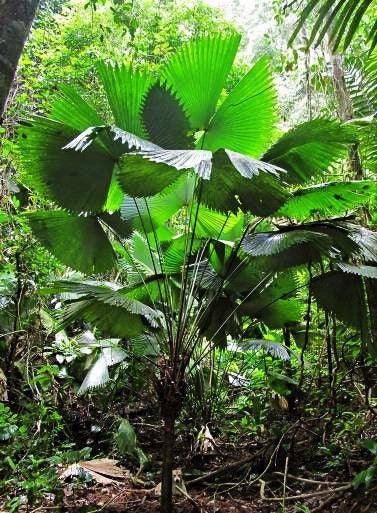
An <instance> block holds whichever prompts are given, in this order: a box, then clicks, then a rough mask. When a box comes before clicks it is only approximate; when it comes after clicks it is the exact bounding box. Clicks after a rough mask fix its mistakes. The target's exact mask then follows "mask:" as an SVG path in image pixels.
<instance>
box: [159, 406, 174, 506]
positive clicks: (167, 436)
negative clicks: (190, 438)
mask: <svg viewBox="0 0 377 513" xmlns="http://www.w3.org/2000/svg"><path fill="white" fill-rule="evenodd" d="M175 420H176V416H175V413H174V412H171V414H170V415H167V416H166V417H165V418H164V437H163V448H162V472H161V512H162V513H172V511H173V478H172V476H173V469H174V444H175Z"/></svg>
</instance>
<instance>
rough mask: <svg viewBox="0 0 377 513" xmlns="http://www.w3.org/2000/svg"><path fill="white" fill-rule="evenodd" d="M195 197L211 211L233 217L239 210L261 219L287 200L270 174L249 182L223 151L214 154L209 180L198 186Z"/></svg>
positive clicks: (265, 173) (258, 175)
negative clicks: (230, 214) (198, 197)
mask: <svg viewBox="0 0 377 513" xmlns="http://www.w3.org/2000/svg"><path fill="white" fill-rule="evenodd" d="M198 195H199V196H200V199H201V201H202V202H203V203H204V204H205V205H206V206H207V207H208V208H211V209H213V210H218V211H220V212H229V211H231V212H233V213H234V214H236V213H237V211H238V209H241V210H242V211H243V212H251V213H253V214H255V215H260V216H268V215H270V214H273V213H274V212H276V211H277V210H278V209H279V208H280V207H281V206H282V204H283V203H285V201H286V200H287V198H288V197H289V193H288V191H287V190H286V188H283V187H282V185H281V183H280V180H279V179H278V178H277V177H276V176H274V174H271V173H270V172H266V171H260V172H259V173H258V174H257V173H255V174H254V176H252V177H251V178H245V177H244V176H241V174H240V173H239V171H238V170H236V169H235V168H234V166H233V165H232V163H231V162H230V160H229V157H228V156H227V155H226V153H225V152H224V151H222V150H220V151H218V152H216V153H215V154H214V156H213V169H212V172H211V178H210V180H203V182H202V183H201V184H200V185H199V192H198Z"/></svg>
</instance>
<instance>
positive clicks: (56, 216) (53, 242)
mask: <svg viewBox="0 0 377 513" xmlns="http://www.w3.org/2000/svg"><path fill="white" fill-rule="evenodd" d="M25 217H26V219H27V221H28V223H29V225H30V227H31V228H32V230H33V233H34V235H35V236H36V237H37V238H38V240H39V241H40V242H41V243H42V244H43V246H44V247H45V248H46V249H47V250H48V251H49V252H50V253H52V254H53V255H54V256H55V257H56V258H57V259H58V260H59V261H60V262H62V263H63V264H64V265H67V266H68V267H71V268H72V269H75V270H77V271H80V272H82V273H86V274H93V273H94V274H101V273H104V272H106V271H109V270H111V269H113V268H114V266H115V264H116V259H115V253H114V251H113V248H112V246H111V244H110V242H109V239H108V237H107V236H106V234H105V232H104V230H103V228H102V226H101V224H100V222H99V220H98V218H97V217H93V216H87V217H84V216H76V215H72V214H68V213H67V212H64V211H63V210H50V211H38V212H30V213H27V214H25Z"/></svg>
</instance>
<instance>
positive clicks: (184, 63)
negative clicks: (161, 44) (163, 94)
mask: <svg viewBox="0 0 377 513" xmlns="http://www.w3.org/2000/svg"><path fill="white" fill-rule="evenodd" d="M240 39H241V37H240V36H239V35H238V34H234V35H230V36H227V37H223V36H221V35H217V36H214V37H212V38H209V37H206V38H202V39H199V40H195V41H192V42H189V43H187V44H186V45H184V46H183V47H182V48H180V49H179V50H178V52H177V53H176V54H175V55H174V56H173V57H172V58H171V59H170V61H169V62H168V63H167V64H166V66H165V67H164V68H163V70H162V72H161V78H162V80H163V81H165V82H166V84H167V86H168V87H170V88H171V89H172V90H173V92H174V93H175V95H176V96H177V98H178V99H179V100H180V102H181V103H182V106H183V108H184V110H185V112H187V114H188V116H189V119H190V124H191V128H192V129H194V130H203V129H205V128H207V127H208V123H209V120H210V119H211V117H212V116H213V114H214V112H215V108H216V105H217V102H218V100H219V97H220V94H221V91H222V90H223V88H224V86H225V82H226V79H227V76H228V73H229V71H230V69H231V66H232V64H233V61H234V58H235V56H236V53H237V49H238V46H239V43H240Z"/></svg>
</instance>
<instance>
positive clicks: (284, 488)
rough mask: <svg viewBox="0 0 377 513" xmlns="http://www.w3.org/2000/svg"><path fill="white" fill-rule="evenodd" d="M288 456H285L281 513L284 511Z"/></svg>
mask: <svg viewBox="0 0 377 513" xmlns="http://www.w3.org/2000/svg"><path fill="white" fill-rule="evenodd" d="M287 474H288V456H287V457H286V458H285V468H284V482H283V513H285V493H286V490H287Z"/></svg>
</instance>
